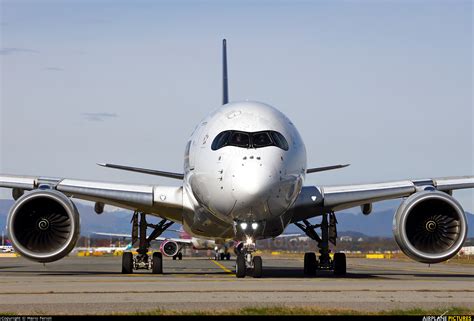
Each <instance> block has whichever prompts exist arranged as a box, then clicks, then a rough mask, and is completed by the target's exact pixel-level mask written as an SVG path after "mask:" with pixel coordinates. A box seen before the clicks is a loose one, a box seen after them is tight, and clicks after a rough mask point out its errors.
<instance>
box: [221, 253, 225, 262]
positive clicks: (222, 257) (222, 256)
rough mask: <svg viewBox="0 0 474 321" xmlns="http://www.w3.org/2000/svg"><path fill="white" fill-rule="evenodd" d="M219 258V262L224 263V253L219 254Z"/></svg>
mask: <svg viewBox="0 0 474 321" xmlns="http://www.w3.org/2000/svg"><path fill="white" fill-rule="evenodd" d="M220 257H221V261H224V259H225V254H224V253H221V254H220Z"/></svg>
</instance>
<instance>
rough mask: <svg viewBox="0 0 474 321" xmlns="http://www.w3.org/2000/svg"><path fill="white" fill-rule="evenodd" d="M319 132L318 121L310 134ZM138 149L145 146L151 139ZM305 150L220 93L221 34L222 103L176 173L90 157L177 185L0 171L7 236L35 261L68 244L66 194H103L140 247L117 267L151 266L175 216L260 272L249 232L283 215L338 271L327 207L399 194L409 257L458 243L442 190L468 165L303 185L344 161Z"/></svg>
mask: <svg viewBox="0 0 474 321" xmlns="http://www.w3.org/2000/svg"><path fill="white" fill-rule="evenodd" d="M160 121H166V120H163V119H161V120H160ZM308 121H311V122H315V124H317V122H318V121H324V109H322V110H321V112H320V114H319V119H309V120H308ZM19 125H21V124H20V123H19ZM379 135H383V133H379ZM321 137H322V135H321V133H320V134H318V136H317V137H316V138H315V139H321ZM45 139H48V138H47V137H46V138H45ZM155 139H156V138H155ZM166 139H169V138H166ZM414 139H416V138H414ZM329 143H330V142H329ZM59 148H60V147H59ZM383 148H384V146H381V149H383ZM146 152H147V153H148V154H149V155H148V156H147V157H149V156H150V155H151V154H150V150H147V151H146ZM156 155H159V156H160V157H166V151H156ZM406 156H407V157H409V156H410V155H406ZM455 159H456V158H455V157H454V158H453V162H454V161H455ZM306 161H307V160H306V148H305V145H304V143H303V140H302V139H301V136H300V134H299V133H298V130H297V129H296V127H295V125H294V124H293V123H292V122H291V121H290V120H289V119H288V118H287V117H286V116H285V115H283V114H282V113H281V112H280V111H278V110H277V109H275V108H274V107H271V106H269V105H267V104H264V103H260V102H255V101H239V102H229V94H228V83H227V54H226V41H225V40H224V41H223V104H222V106H220V107H219V108H217V109H216V110H214V111H212V112H211V113H210V114H209V115H208V116H206V117H205V118H204V119H203V120H202V121H200V122H199V123H198V124H197V126H196V128H195V130H194V131H193V133H192V134H191V137H190V139H189V141H188V142H187V144H186V147H185V153H184V172H183V173H172V172H165V171H159V170H152V169H143V168H137V167H129V166H122V165H114V164H99V165H101V166H104V167H108V168H115V169H120V170H127V171H132V172H137V173H144V174H149V175H156V176H163V177H168V178H173V179H176V180H178V181H179V182H180V184H179V185H178V186H163V185H159V184H156V185H148V184H143V185H140V184H122V183H111V182H98V181H89V180H75V179H67V178H50V177H42V176H19V175H0V187H5V188H11V189H12V196H13V198H14V199H15V200H16V203H15V204H14V205H13V207H12V208H11V210H10V213H9V216H8V223H7V227H8V232H9V234H10V238H11V241H12V243H13V247H14V248H15V249H16V251H18V252H19V253H21V254H22V255H23V256H24V257H26V258H29V259H31V260H34V261H38V262H52V261H56V260H59V259H61V258H62V257H64V256H65V255H67V254H68V253H69V252H70V251H71V250H72V249H73V247H74V246H75V244H76V241H77V239H78V236H79V213H78V211H77V208H76V206H75V205H74V203H73V202H72V200H71V199H73V198H77V199H83V200H88V201H92V202H95V203H96V204H95V210H96V212H97V213H102V212H103V208H104V204H110V205H113V206H118V207H122V208H126V209H131V210H133V211H135V213H134V216H133V219H132V222H131V223H132V233H131V235H132V243H133V244H138V249H137V253H138V254H136V255H134V254H133V253H132V252H125V253H124V254H123V257H122V272H123V273H132V272H133V270H135V269H151V270H152V272H153V273H156V274H161V273H162V272H163V260H162V258H163V257H162V253H161V252H155V253H153V255H152V256H151V257H149V256H148V254H147V252H148V250H149V247H150V242H151V241H152V240H154V239H156V238H157V237H159V236H160V235H161V234H162V233H163V231H165V230H166V229H167V228H168V227H169V226H170V225H171V224H173V222H177V223H180V224H183V226H184V229H185V230H186V232H187V233H189V234H190V235H192V236H193V237H198V238H204V239H213V240H216V242H226V241H227V240H238V241H240V242H241V248H240V249H239V254H238V255H237V259H236V265H235V272H236V276H237V277H238V278H242V277H245V276H246V274H247V273H250V274H251V275H252V276H253V277H256V278H259V277H261V276H262V271H263V268H262V259H261V257H260V256H256V255H254V254H255V251H256V240H259V239H265V238H274V237H276V236H278V235H280V234H282V233H283V231H284V229H285V228H286V227H287V226H288V225H289V224H296V225H297V226H298V227H299V228H301V229H302V230H303V231H304V232H305V234H306V235H307V236H308V237H310V238H311V239H313V240H314V241H315V242H316V243H317V245H318V247H319V256H318V257H316V253H314V252H308V253H305V255H304V271H305V274H307V275H315V274H316V273H317V271H319V270H332V271H334V273H335V274H336V275H343V274H345V273H346V257H345V254H344V253H335V254H334V256H333V258H331V256H330V255H329V254H330V248H329V244H330V243H333V244H334V245H335V244H336V238H337V230H336V223H337V220H336V215H335V212H337V211H340V210H343V209H347V208H352V207H357V206H360V207H361V211H362V212H363V213H364V214H366V215H368V214H370V213H371V211H372V203H374V202H378V201H383V200H388V199H396V198H403V202H402V203H401V205H400V207H399V208H398V209H397V211H396V213H395V216H394V219H393V232H394V236H395V240H396V242H397V243H398V245H399V246H400V248H401V250H402V251H403V252H404V253H405V254H406V255H408V256H409V257H411V258H412V259H414V260H417V261H419V262H424V263H438V262H442V261H446V260H448V259H449V258H451V257H453V256H454V255H456V253H457V252H458V251H459V250H460V249H461V247H462V245H463V243H464V240H465V238H466V233H467V224H466V217H465V213H464V210H463V208H462V207H461V205H460V204H459V203H458V202H457V201H456V200H455V199H454V198H453V197H452V192H453V190H457V189H464V188H473V187H474V176H463V177H447V178H430V179H409V180H401V181H394V182H385V183H373V184H362V185H340V186H305V185H304V181H305V177H306V175H307V174H312V173H317V172H322V171H328V170H334V169H338V168H343V167H346V166H348V165H333V166H324V167H315V168H308V166H307V163H306ZM384 165H385V166H396V164H395V163H394V164H384ZM453 166H455V163H453ZM27 191H28V192H27ZM147 215H153V216H157V217H161V218H162V221H161V222H160V223H158V224H149V223H148V222H147V221H146V216H147ZM312 217H321V223H320V224H315V225H313V224H311V223H310V222H309V221H308V219H310V218H312ZM148 228H151V230H152V231H151V233H150V234H147V229H148ZM317 230H320V233H319V234H318V232H316V231H317ZM135 241H136V242H137V243H135Z"/></svg>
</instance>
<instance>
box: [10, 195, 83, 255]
mask: <svg viewBox="0 0 474 321" xmlns="http://www.w3.org/2000/svg"><path fill="white" fill-rule="evenodd" d="M79 225H80V223H79V213H78V212H77V208H76V206H75V205H74V203H73V202H72V201H71V200H70V199H69V198H68V197H67V196H66V195H64V194H62V193H60V192H58V191H55V190H35V191H32V192H30V193H25V194H24V195H23V196H21V197H20V198H19V199H18V200H17V202H16V203H15V204H14V205H13V207H12V208H11V210H10V213H9V215H8V223H7V227H8V232H9V235H10V239H11V242H12V245H13V247H14V248H15V250H16V251H17V252H19V253H20V254H21V255H23V256H24V257H26V258H28V259H30V260H33V261H37V262H42V263H45V262H53V261H57V260H59V259H61V258H63V257H64V256H66V255H67V254H69V252H71V250H72V249H73V248H74V246H75V245H76V241H77V239H78V237H79Z"/></svg>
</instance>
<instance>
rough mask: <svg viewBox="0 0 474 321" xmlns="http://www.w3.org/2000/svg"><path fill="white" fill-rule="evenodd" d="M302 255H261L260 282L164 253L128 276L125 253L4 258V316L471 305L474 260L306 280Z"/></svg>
mask: <svg viewBox="0 0 474 321" xmlns="http://www.w3.org/2000/svg"><path fill="white" fill-rule="evenodd" d="M302 257H303V255H301V257H299V256H298V257H294V258H288V257H287V258H284V257H278V256H276V257H275V256H268V257H263V267H264V275H263V277H262V278H261V279H254V278H252V277H246V278H245V279H237V278H236V277H235V275H234V272H233V271H234V261H233V260H231V261H214V260H211V259H208V258H191V257H185V258H183V260H182V261H173V260H171V259H168V258H166V259H165V261H164V274H162V275H154V274H151V272H150V271H147V270H140V271H137V272H136V273H134V274H131V275H123V274H121V273H120V270H121V257H117V256H114V257H75V256H69V257H66V258H64V259H62V260H60V261H58V262H54V263H49V264H46V265H43V264H40V263H35V262H31V261H28V260H26V259H24V258H21V257H18V258H7V257H5V258H0V315H1V314H8V313H17V314H46V315H51V314H54V315H56V314H113V313H131V312H137V311H140V312H146V311H150V310H155V309H163V310H176V311H183V310H192V311H196V310H200V311H203V310H227V309H239V308H242V307H259V306H278V307H282V306H283V307H285V306H286V307H297V306H304V307H314V308H321V309H342V310H357V311H380V310H393V309H410V308H423V309H431V308H443V309H444V308H446V309H448V308H450V307H468V308H470V309H473V310H474V264H455V263H452V262H450V263H447V264H445V263H442V264H437V265H431V266H429V265H426V264H421V263H416V262H412V261H405V260H395V259H390V260H388V259H363V258H348V260H347V272H348V273H347V275H346V276H344V277H335V276H334V275H333V274H332V273H329V272H325V273H320V274H319V276H317V277H312V278H308V277H304V275H303V259H302Z"/></svg>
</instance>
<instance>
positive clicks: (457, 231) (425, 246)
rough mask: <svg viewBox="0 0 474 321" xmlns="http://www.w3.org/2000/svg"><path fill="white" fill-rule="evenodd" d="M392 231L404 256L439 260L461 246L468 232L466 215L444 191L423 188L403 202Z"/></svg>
mask: <svg viewBox="0 0 474 321" xmlns="http://www.w3.org/2000/svg"><path fill="white" fill-rule="evenodd" d="M393 234H394V236H395V240H396V241H397V244H398V246H399V247H400V249H401V250H402V251H403V253H405V254H406V255H407V256H409V257H411V258H412V259H414V260H416V261H418V262H422V263H439V262H443V261H446V260H448V259H449V258H451V257H453V256H454V255H456V253H457V252H458V251H459V250H460V249H461V247H462V245H463V243H464V240H465V239H466V235H467V222H466V216H465V214H464V210H463V208H462V207H461V205H460V204H459V203H458V202H457V201H456V200H455V199H454V198H453V197H452V196H450V195H448V194H447V193H443V192H439V191H422V192H418V193H415V194H413V195H411V196H410V197H408V198H407V199H406V200H405V201H403V202H402V204H401V205H400V207H399V208H398V210H397V212H396V213H395V216H394V218H393Z"/></svg>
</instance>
